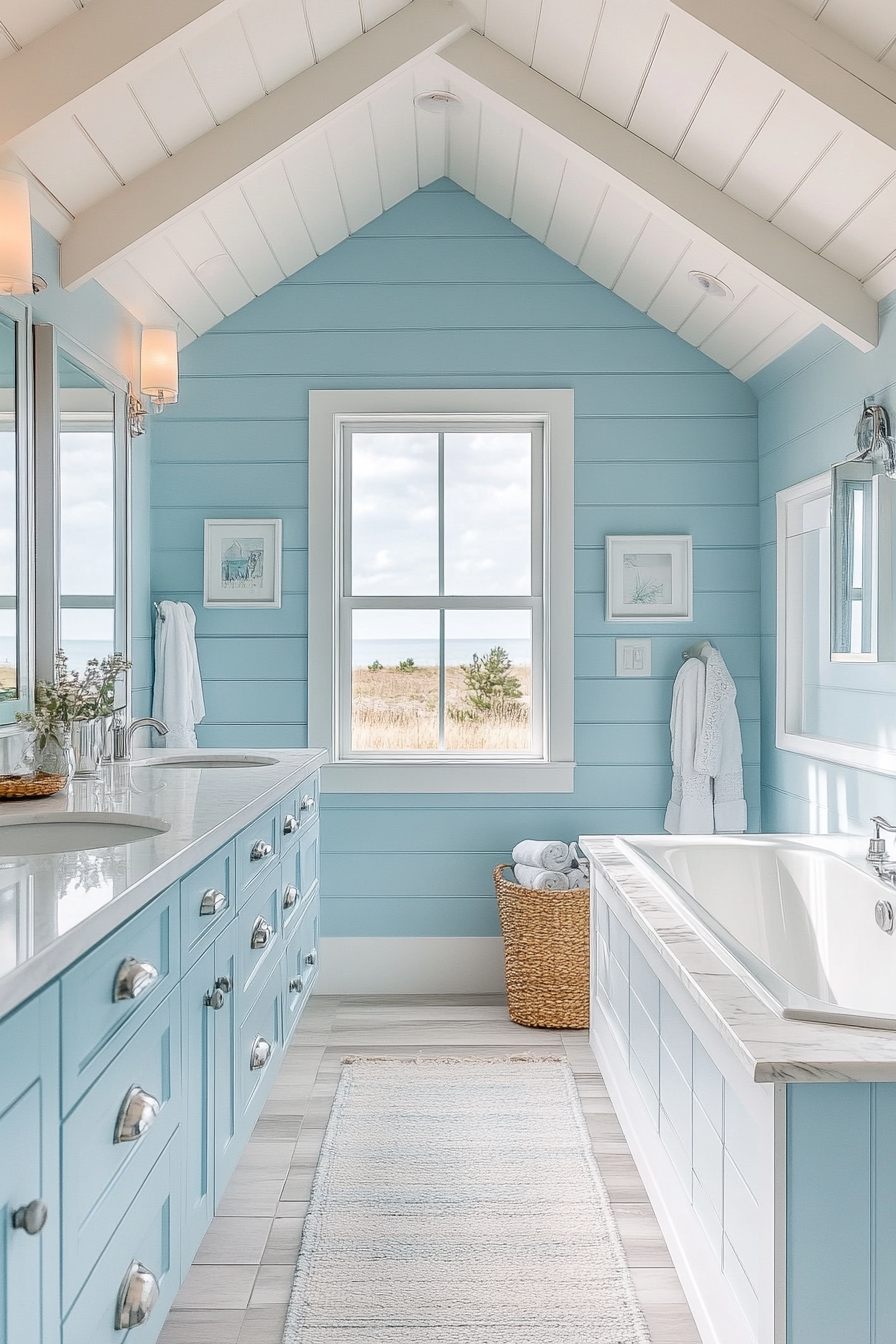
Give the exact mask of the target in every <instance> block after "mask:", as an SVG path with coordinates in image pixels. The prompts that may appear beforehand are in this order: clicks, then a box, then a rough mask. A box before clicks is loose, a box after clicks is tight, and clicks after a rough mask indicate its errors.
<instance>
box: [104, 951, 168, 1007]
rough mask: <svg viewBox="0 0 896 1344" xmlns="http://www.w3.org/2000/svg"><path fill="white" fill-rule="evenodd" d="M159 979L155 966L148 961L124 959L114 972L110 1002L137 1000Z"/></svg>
mask: <svg viewBox="0 0 896 1344" xmlns="http://www.w3.org/2000/svg"><path fill="white" fill-rule="evenodd" d="M158 978H159V973H158V971H157V970H156V968H155V966H153V964H152V963H151V962H149V961H136V960H135V959H134V957H125V959H124V961H123V962H122V963H121V965H120V966H119V968H118V970H117V971H116V972H115V980H114V982H113V985H112V1002H113V1003H120V1002H121V1001H122V1000H123V999H138V998H139V997H140V995H141V994H143V993H145V992H146V990H147V989H149V988H150V987H151V986H152V985H154V984H155V982H156V981H157V980H158Z"/></svg>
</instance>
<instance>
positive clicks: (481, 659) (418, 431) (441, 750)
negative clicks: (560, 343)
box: [308, 390, 572, 792]
mask: <svg viewBox="0 0 896 1344" xmlns="http://www.w3.org/2000/svg"><path fill="white" fill-rule="evenodd" d="M309 422H310V501H309V504H310V509H309V739H308V740H309V745H311V746H318V745H322V746H327V747H328V748H329V750H330V753H331V761H332V762H333V766H332V767H331V768H330V769H329V770H328V772H327V773H328V779H327V787H330V788H337V789H345V790H352V791H354V790H356V789H360V790H361V791H364V790H365V789H381V788H382V789H388V790H391V791H402V792H404V791H413V790H416V789H423V790H424V791H426V790H433V791H442V790H446V789H447V790H458V791H462V790H467V789H469V790H473V791H476V790H484V791H491V790H493V789H495V790H501V789H507V790H509V791H514V790H533V791H535V790H538V791H543V790H557V789H563V790H568V789H571V788H572V750H571V747H572V487H571V482H572V394H571V393H570V392H566V391H556V390H551V391H550V392H541V393H539V392H533V391H524V392H519V391H507V392H481V391H478V392H464V393H461V392H438V393H430V392H406V391H401V392H397V391H396V392H367V393H360V392H341V393H339V392H334V393H329V392H327V393H324V392H312V393H311V394H310V415H309ZM337 780H338V781H339V782H338V783H336V781H337Z"/></svg>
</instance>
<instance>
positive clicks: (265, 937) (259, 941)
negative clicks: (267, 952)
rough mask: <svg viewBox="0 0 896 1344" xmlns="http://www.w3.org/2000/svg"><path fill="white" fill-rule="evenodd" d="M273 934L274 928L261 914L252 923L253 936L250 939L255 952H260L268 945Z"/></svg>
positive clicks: (250, 944)
mask: <svg viewBox="0 0 896 1344" xmlns="http://www.w3.org/2000/svg"><path fill="white" fill-rule="evenodd" d="M273 936H274V930H273V929H272V928H271V926H270V924H269V923H268V922H267V920H266V919H263V918H262V917H261V915H259V916H258V918H257V919H256V921H255V923H254V924H253V925H252V937H251V938H250V939H249V946H250V947H251V949H252V951H253V952H260V951H261V949H262V948H263V947H267V945H268V943H269V942H270V941H271V939H272V938H273Z"/></svg>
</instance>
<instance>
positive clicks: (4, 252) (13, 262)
mask: <svg viewBox="0 0 896 1344" xmlns="http://www.w3.org/2000/svg"><path fill="white" fill-rule="evenodd" d="M46 287H47V282H46V280H42V279H41V277H40V276H39V275H34V273H33V271H32V257H31V196H30V193H29V191H28V179H27V178H25V177H23V176H22V175H21V173H12V172H9V171H8V170H7V169H3V170H2V171H0V294H39V293H40V292H41V290H44V289H46Z"/></svg>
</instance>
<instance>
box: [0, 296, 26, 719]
mask: <svg viewBox="0 0 896 1344" xmlns="http://www.w3.org/2000/svg"><path fill="white" fill-rule="evenodd" d="M27 336H28V317H27V311H26V310H25V308H24V307H21V308H20V307H19V306H18V305H14V304H13V303H12V302H10V301H3V302H2V303H0V724H6V723H12V721H13V720H14V719H15V716H16V711H17V710H22V709H26V708H27V707H28V696H29V691H30V686H31V656H30V655H31V625H30V620H29V616H30V603H29V572H30V567H29V563H28V557H29V552H30V550H31V547H30V545H29V537H30V533H31V527H30V508H29V471H28V459H29V448H30V434H29V429H30V426H29V423H28V396H27V393H28V387H29V383H28V371H27V358H26V353H27Z"/></svg>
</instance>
